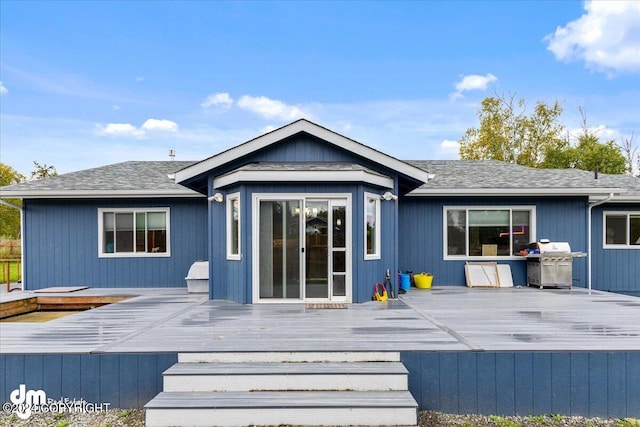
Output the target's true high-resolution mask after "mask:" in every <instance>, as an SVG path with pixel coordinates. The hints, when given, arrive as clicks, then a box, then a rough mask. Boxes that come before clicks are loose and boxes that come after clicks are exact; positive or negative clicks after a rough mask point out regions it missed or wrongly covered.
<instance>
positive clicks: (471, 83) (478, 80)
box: [451, 73, 498, 99]
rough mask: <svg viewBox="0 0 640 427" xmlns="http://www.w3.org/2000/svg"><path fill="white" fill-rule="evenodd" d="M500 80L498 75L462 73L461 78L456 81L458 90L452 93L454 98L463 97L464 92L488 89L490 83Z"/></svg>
mask: <svg viewBox="0 0 640 427" xmlns="http://www.w3.org/2000/svg"><path fill="white" fill-rule="evenodd" d="M496 80H498V78H497V77H496V76H494V75H493V74H491V73H487V74H486V75H484V76H481V75H479V74H469V75H468V76H464V75H461V76H460V80H459V81H458V83H456V85H455V87H456V91H455V92H454V93H453V94H452V95H451V97H452V98H454V99H456V98H463V95H462V92H466V91H469V90H486V89H487V86H489V84H490V83H492V82H495V81H496Z"/></svg>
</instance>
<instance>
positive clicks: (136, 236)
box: [98, 208, 169, 257]
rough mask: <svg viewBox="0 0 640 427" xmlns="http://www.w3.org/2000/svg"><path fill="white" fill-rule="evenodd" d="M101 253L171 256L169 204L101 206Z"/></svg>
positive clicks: (105, 254)
mask: <svg viewBox="0 0 640 427" xmlns="http://www.w3.org/2000/svg"><path fill="white" fill-rule="evenodd" d="M98 228H99V233H100V234H99V236H98V244H99V246H100V247H99V255H100V256H101V257H122V256H127V257H129V256H169V208H159V209H98Z"/></svg>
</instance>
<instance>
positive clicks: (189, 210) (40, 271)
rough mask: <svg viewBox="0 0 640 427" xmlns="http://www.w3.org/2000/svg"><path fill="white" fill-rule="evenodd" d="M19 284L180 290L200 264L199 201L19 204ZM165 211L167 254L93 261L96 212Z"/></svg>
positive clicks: (202, 211)
mask: <svg viewBox="0 0 640 427" xmlns="http://www.w3.org/2000/svg"><path fill="white" fill-rule="evenodd" d="M24 205H25V207H24V218H25V236H24V248H25V254H24V257H25V285H26V288H27V289H29V290H33V289H41V288H46V287H50V286H79V285H86V286H91V287H96V288H99V287H174V286H186V284H185V280H184V278H185V276H186V275H187V272H188V270H189V267H190V266H191V264H192V263H193V262H194V261H198V260H206V259H207V258H208V257H207V246H206V242H207V231H206V209H207V208H206V205H207V203H206V201H205V200H200V199H198V200H193V199H191V200H187V199H172V200H167V199H163V200H153V199H149V200H139V199H131V200H117V201H116V200H25V201H24ZM120 207H122V208H138V207H169V208H170V209H171V211H170V212H171V213H170V216H171V229H170V233H171V234H170V238H171V256H170V257H154V258H151V257H150V258H99V257H98V208H120Z"/></svg>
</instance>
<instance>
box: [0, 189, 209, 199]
mask: <svg viewBox="0 0 640 427" xmlns="http://www.w3.org/2000/svg"><path fill="white" fill-rule="evenodd" d="M2 197H3V198H8V199H11V198H19V199H20V198H21V199H42V198H47V199H77V198H79V199H103V198H112V197H118V198H120V197H123V198H133V197H151V198H159V197H202V198H204V197H205V196H204V195H202V194H200V193H198V192H195V191H191V190H187V191H185V190H177V191H176V190H174V191H171V190H169V191H167V190H23V191H17V190H16V191H3V192H2Z"/></svg>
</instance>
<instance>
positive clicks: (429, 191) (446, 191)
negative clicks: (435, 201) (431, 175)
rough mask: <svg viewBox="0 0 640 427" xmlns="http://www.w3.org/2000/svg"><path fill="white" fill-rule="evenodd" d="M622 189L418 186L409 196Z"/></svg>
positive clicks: (593, 192) (612, 190)
mask: <svg viewBox="0 0 640 427" xmlns="http://www.w3.org/2000/svg"><path fill="white" fill-rule="evenodd" d="M621 191H622V190H621V189H620V188H530V187H529V188H465V189H462V188H416V189H415V190H413V191H411V192H410V193H408V194H407V196H415V197H420V196H549V195H552V196H554V195H558V196H560V195H561V196H570V195H576V196H592V195H593V196H597V195H603V194H604V195H608V194H610V193H620V192H621Z"/></svg>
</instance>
